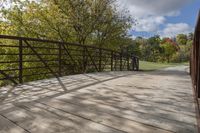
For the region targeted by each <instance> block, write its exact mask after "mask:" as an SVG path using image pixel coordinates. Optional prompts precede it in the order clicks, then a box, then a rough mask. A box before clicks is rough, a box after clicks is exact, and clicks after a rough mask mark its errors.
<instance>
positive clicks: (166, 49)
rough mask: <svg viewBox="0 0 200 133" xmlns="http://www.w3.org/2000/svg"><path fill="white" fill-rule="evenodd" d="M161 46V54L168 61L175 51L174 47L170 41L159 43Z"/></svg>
mask: <svg viewBox="0 0 200 133" xmlns="http://www.w3.org/2000/svg"><path fill="white" fill-rule="evenodd" d="M161 48H162V49H163V53H162V54H163V55H164V57H166V58H167V61H168V62H170V58H171V57H172V55H173V54H174V53H175V52H176V49H175V47H174V46H173V45H172V44H171V43H169V42H165V43H164V44H162V45H161Z"/></svg>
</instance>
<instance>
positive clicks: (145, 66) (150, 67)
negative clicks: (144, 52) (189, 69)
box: [140, 61, 189, 71]
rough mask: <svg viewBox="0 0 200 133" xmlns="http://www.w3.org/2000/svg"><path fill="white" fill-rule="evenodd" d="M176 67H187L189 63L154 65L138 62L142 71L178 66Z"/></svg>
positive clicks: (152, 63)
mask: <svg viewBox="0 0 200 133" xmlns="http://www.w3.org/2000/svg"><path fill="white" fill-rule="evenodd" d="M178 65H189V62H184V63H154V62H147V61H140V70H142V71H153V70H157V69H161V68H166V67H172V66H178Z"/></svg>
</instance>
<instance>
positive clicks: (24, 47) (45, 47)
mask: <svg viewBox="0 0 200 133" xmlns="http://www.w3.org/2000/svg"><path fill="white" fill-rule="evenodd" d="M23 48H27V49H30V48H29V47H28V46H23ZM32 48H41V49H54V50H59V48H51V47H36V46H33V47H32Z"/></svg>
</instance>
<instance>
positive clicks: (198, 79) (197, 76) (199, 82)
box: [190, 12, 200, 98]
mask: <svg viewBox="0 0 200 133" xmlns="http://www.w3.org/2000/svg"><path fill="white" fill-rule="evenodd" d="M190 73H191V77H192V82H193V87H194V90H195V94H196V97H197V98H200V12H199V16H198V20H197V24H196V28H195V34H194V42H193V46H192V49H191V60H190Z"/></svg>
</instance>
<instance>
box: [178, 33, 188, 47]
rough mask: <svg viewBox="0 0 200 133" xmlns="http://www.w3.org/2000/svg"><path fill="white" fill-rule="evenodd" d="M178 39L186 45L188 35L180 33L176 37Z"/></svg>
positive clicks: (179, 42)
mask: <svg viewBox="0 0 200 133" xmlns="http://www.w3.org/2000/svg"><path fill="white" fill-rule="evenodd" d="M176 40H177V43H178V44H179V45H186V44H187V35H185V34H178V35H177V37H176Z"/></svg>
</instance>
